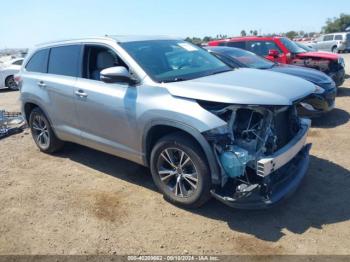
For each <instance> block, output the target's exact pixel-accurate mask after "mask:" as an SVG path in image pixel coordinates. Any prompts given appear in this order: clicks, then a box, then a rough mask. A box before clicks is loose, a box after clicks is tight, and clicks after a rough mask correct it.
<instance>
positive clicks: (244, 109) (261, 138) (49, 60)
mask: <svg viewBox="0 0 350 262" xmlns="http://www.w3.org/2000/svg"><path fill="white" fill-rule="evenodd" d="M19 82H20V88H21V101H22V111H23V114H24V115H25V117H26V120H27V122H28V124H29V126H30V128H31V132H32V135H33V138H34V141H35V143H36V145H37V146H38V147H39V149H40V150H41V151H43V152H45V153H54V152H56V151H57V150H59V149H61V148H62V146H63V144H64V141H70V142H74V143H78V144H82V145H85V146H88V147H91V148H95V149H97V150H101V151H104V152H107V153H110V154H113V155H116V156H118V157H122V158H126V159H129V160H131V161H133V162H136V163H139V164H141V165H144V166H148V167H150V169H151V173H152V177H153V180H154V182H155V184H156V186H157V187H158V189H159V190H160V191H161V192H162V193H163V194H164V196H165V198H166V199H168V200H169V201H170V202H172V203H175V204H179V205H182V206H185V207H198V206H200V205H201V204H203V203H204V202H205V201H206V200H208V198H209V197H210V196H214V197H216V198H217V199H219V200H221V201H223V202H225V203H226V204H229V205H231V206H235V207H241V208H262V207H265V206H267V205H271V204H273V203H275V202H277V201H279V200H281V199H282V198H284V196H286V195H287V194H289V193H290V192H292V191H293V190H294V189H296V187H297V186H298V184H299V182H300V181H301V179H302V178H303V177H304V175H305V174H306V170H307V167H308V161H309V155H308V151H309V148H310V146H309V145H305V141H306V136H307V133H308V129H309V125H310V122H309V121H308V120H307V119H300V118H299V117H298V116H297V115H296V107H297V106H298V102H299V101H300V100H301V99H303V98H305V97H306V96H308V95H309V94H311V93H312V92H314V91H315V86H314V84H312V83H310V82H307V81H305V80H303V79H299V78H296V77H293V76H288V75H285V74H279V73H274V72H265V71H261V70H254V69H246V68H241V69H235V70H232V69H231V68H229V67H227V66H226V65H225V64H224V63H223V62H221V61H220V60H218V59H217V58H216V57H214V56H212V55H211V54H209V53H208V52H206V51H205V50H203V49H201V48H199V47H197V46H194V45H192V44H189V43H187V42H184V41H182V40H179V39H173V38H166V37H105V38H91V39H80V40H70V41H62V42H55V43H48V44H44V45H41V46H38V47H37V48H35V49H34V50H33V51H32V52H31V53H30V54H29V55H28V57H27V58H26V60H25V61H24V63H23V67H22V69H21V72H20V80H19Z"/></svg>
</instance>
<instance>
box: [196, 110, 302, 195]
mask: <svg viewBox="0 0 350 262" xmlns="http://www.w3.org/2000/svg"><path fill="white" fill-rule="evenodd" d="M202 106H204V107H205V108H206V109H208V110H209V111H211V112H212V113H213V114H215V115H217V116H218V117H220V118H221V119H223V120H224V121H225V122H226V123H227V125H226V126H224V127H220V128H217V129H214V130H211V131H209V132H206V134H205V136H206V138H207V140H208V141H209V142H210V144H211V145H212V147H213V150H214V153H215V155H216V158H217V161H218V163H219V166H220V168H221V173H222V181H221V188H223V189H224V188H227V189H228V190H229V191H230V194H229V195H230V197H231V198H232V199H239V198H241V197H243V196H246V195H247V194H250V193H251V192H253V191H255V190H257V191H260V193H261V194H262V195H263V196H264V197H267V198H268V194H269V181H270V176H265V175H264V173H263V172H260V171H261V170H260V166H259V160H260V159H263V158H264V157H267V156H271V155H273V154H274V153H275V152H276V151H278V150H279V149H281V148H283V147H284V146H285V145H286V144H288V143H289V142H290V141H291V139H292V138H293V137H295V135H296V134H297V133H298V131H299V129H300V119H299V118H298V116H297V110H296V107H295V106H294V105H293V106H242V105H237V106H236V105H230V106H220V105H208V104H205V105H202ZM232 189H233V190H232Z"/></svg>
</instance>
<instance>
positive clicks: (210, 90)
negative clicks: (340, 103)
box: [162, 68, 315, 105]
mask: <svg viewBox="0 0 350 262" xmlns="http://www.w3.org/2000/svg"><path fill="white" fill-rule="evenodd" d="M162 86H163V87H165V88H167V90H168V91H169V92H170V93H171V94H172V95H174V96H179V97H185V98H191V99H197V100H203V101H210V102H220V103H229V104H249V105H291V104H292V103H293V102H294V101H296V100H298V99H300V98H303V97H305V96H307V95H309V94H311V93H313V92H314V91H315V85H314V84H312V83H311V82H308V81H305V80H303V79H301V78H299V77H294V76H290V75H286V74H280V73H276V72H270V71H266V70H258V69H250V68H239V69H235V70H233V71H229V72H226V73H221V74H216V75H211V76H206V77H201V78H197V79H193V80H188V81H181V82H174V83H163V84H162Z"/></svg>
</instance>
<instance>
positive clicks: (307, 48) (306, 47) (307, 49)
mask: <svg viewBox="0 0 350 262" xmlns="http://www.w3.org/2000/svg"><path fill="white" fill-rule="evenodd" d="M295 44H296V45H297V46H299V47H300V48H302V49H304V50H305V51H308V52H311V51H315V50H314V49H313V48H311V47H309V46H307V45H304V44H302V43H297V42H295Z"/></svg>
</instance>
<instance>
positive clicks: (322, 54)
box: [296, 51, 340, 61]
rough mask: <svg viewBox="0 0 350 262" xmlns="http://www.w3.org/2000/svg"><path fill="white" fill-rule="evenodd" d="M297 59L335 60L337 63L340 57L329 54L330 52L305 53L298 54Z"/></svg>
mask: <svg viewBox="0 0 350 262" xmlns="http://www.w3.org/2000/svg"><path fill="white" fill-rule="evenodd" d="M296 56H297V57H310V58H324V59H328V60H335V61H337V60H338V58H339V57H340V56H339V55H337V54H334V53H329V52H317V51H315V52H305V53H299V54H296Z"/></svg>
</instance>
